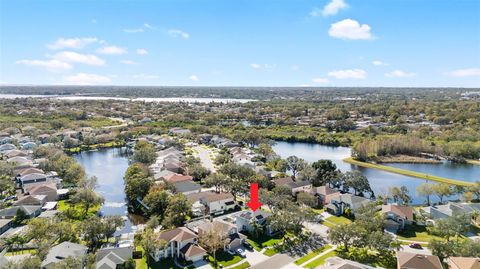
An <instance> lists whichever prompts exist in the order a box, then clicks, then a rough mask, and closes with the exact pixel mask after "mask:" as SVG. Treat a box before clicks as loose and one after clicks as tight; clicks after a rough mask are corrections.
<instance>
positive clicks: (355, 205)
mask: <svg viewBox="0 0 480 269" xmlns="http://www.w3.org/2000/svg"><path fill="white" fill-rule="evenodd" d="M369 203H372V201H371V200H369V199H367V198H364V197H360V196H356V195H353V194H350V193H343V194H338V195H335V196H333V197H332V198H331V200H330V203H329V204H328V205H327V206H326V210H327V211H328V212H329V213H330V214H333V215H336V216H339V215H342V214H344V213H345V209H347V208H349V209H350V210H351V211H352V213H354V214H355V212H356V211H357V210H358V209H359V208H360V207H362V206H366V205H367V204H369Z"/></svg>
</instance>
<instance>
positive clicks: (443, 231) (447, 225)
mask: <svg viewBox="0 0 480 269" xmlns="http://www.w3.org/2000/svg"><path fill="white" fill-rule="evenodd" d="M470 224H471V218H470V216H468V215H467V214H462V215H458V216H454V217H448V218H445V219H439V220H437V221H435V225H434V226H433V227H428V228H427V230H428V232H429V233H432V234H435V235H438V236H441V237H444V238H445V239H446V240H447V241H450V238H452V237H456V238H459V237H460V236H461V235H462V234H464V233H466V232H468V231H469V230H470Z"/></svg>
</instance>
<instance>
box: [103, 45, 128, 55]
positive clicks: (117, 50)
mask: <svg viewBox="0 0 480 269" xmlns="http://www.w3.org/2000/svg"><path fill="white" fill-rule="evenodd" d="M97 52H98V53H101V54H107V55H120V54H125V53H127V49H126V48H121V47H117V46H106V47H103V48H99V49H97Z"/></svg>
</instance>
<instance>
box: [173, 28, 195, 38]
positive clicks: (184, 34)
mask: <svg viewBox="0 0 480 269" xmlns="http://www.w3.org/2000/svg"><path fill="white" fill-rule="evenodd" d="M168 34H169V35H170V36H172V37H181V38H183V39H188V38H189V37H190V34H189V33H187V32H184V31H182V30H178V29H170V30H168Z"/></svg>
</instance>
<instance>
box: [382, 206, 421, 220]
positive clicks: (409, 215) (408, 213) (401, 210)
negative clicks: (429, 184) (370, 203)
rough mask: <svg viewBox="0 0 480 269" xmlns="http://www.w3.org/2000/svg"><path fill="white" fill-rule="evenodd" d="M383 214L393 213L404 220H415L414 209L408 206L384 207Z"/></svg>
mask: <svg viewBox="0 0 480 269" xmlns="http://www.w3.org/2000/svg"><path fill="white" fill-rule="evenodd" d="M382 212H383V213H388V212H393V213H395V214H397V215H398V216H400V217H402V218H405V219H408V220H413V209H412V208H411V207H408V206H400V205H382Z"/></svg>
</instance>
